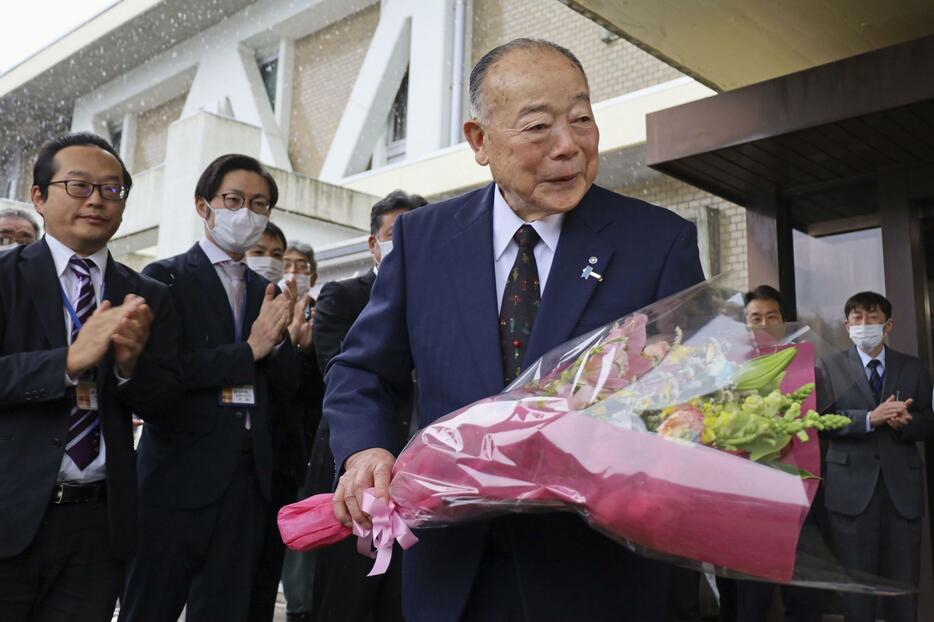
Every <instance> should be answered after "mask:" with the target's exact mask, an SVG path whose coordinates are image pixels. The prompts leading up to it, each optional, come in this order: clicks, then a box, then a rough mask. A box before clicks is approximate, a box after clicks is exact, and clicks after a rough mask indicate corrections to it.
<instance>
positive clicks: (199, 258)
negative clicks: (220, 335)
mask: <svg viewBox="0 0 934 622" xmlns="http://www.w3.org/2000/svg"><path fill="white" fill-rule="evenodd" d="M188 265H189V266H190V267H191V271H192V273H193V274H194V275H195V280H196V281H197V283H198V290H199V291H200V292H201V293H203V294H204V296H205V299H207V300H209V301H211V303H209V304H208V305H207V306H208V307H209V308H210V310H211V312H212V313H214V315H215V317H216V319H217V321H219V322H220V324H219V326H220V327H221V329H222V330H223V331H224V334H225V335H229V336H230V338H231V341H232V340H233V336H234V325H233V313H232V311H231V309H230V302H229V301H228V300H227V291H226V290H225V289H224V286H223V285H221V280H220V277H219V276H217V270H215V268H214V265H213V264H212V263H211V262H210V260H208V256H207V255H205V254H204V251H203V250H201V246H200V245H198V244H197V243H196V244H195V245H194V246H192V247H191V249H189V251H188Z"/></svg>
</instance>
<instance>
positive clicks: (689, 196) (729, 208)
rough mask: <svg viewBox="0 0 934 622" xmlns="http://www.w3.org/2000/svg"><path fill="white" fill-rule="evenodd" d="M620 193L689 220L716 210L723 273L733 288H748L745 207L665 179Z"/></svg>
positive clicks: (720, 266)
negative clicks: (692, 214)
mask: <svg viewBox="0 0 934 622" xmlns="http://www.w3.org/2000/svg"><path fill="white" fill-rule="evenodd" d="M616 191H617V192H619V193H621V194H625V195H627V196H631V197H635V198H637V199H642V200H643V201H648V202H649V203H653V204H655V205H660V206H661V207H666V208H668V209H670V210H672V211H674V212H675V213H678V214H680V215H682V216H689V215H690V212H691V211H692V210H693V208H704V207H709V208H713V209H716V210H717V211H718V212H719V216H720V218H719V228H720V232H719V233H720V235H719V240H717V244H716V246H718V247H719V252H718V255H719V257H718V259H719V262H718V263H719V271H720V272H721V273H722V272H729V273H730V277H729V280H728V281H727V284H728V285H729V286H730V287H733V288H735V289H742V290H744V289H747V288H748V284H747V280H748V277H747V271H746V211H745V210H744V209H743V208H742V207H740V206H738V205H735V204H733V203H730V202H728V201H725V200H724V199H721V198H720V197H716V196H713V195H711V194H708V193H706V192H704V191H703V190H698V189H697V188H695V187H694V186H691V185H688V184H685V183H683V182H680V181H678V180H677V179H673V178H671V177H667V176H665V175H658V176H655V177H654V178H653V179H650V180H647V181H644V182H639V183H636V184H632V185H628V186H625V187H622V188H616Z"/></svg>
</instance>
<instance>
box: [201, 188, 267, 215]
mask: <svg viewBox="0 0 934 622" xmlns="http://www.w3.org/2000/svg"><path fill="white" fill-rule="evenodd" d="M214 196H218V197H220V198H222V199H223V200H224V207H226V208H227V209H229V210H230V211H232V212H236V211H237V210H238V209H240V208H241V207H243V206H244V205H246V204H247V200H246V197H245V196H243V195H242V194H240V193H239V192H224V193H219V194H216V195H214ZM249 209H250V211H251V212H253V213H254V214H259V215H260V216H266V215H268V214H269V212H270V211H272V206H271V205H270V204H269V199H267V198H266V197H262V196H256V197H253V198H252V199H250V202H249Z"/></svg>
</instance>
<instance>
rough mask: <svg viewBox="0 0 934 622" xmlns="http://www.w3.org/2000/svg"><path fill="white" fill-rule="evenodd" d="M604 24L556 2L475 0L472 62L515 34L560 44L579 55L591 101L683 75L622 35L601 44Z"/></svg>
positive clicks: (539, 0) (545, 0) (515, 36)
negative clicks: (587, 81) (620, 37)
mask: <svg viewBox="0 0 934 622" xmlns="http://www.w3.org/2000/svg"><path fill="white" fill-rule="evenodd" d="M603 32H604V31H603V28H601V27H600V26H598V25H597V24H595V23H594V22H592V21H590V20H589V19H587V18H586V17H584V16H583V15H581V14H580V13H578V12H576V11H574V10H572V9H569V8H568V7H566V6H564V5H563V4H561V3H559V2H555V1H554V0H474V3H473V33H472V44H471V61H472V62H471V64H474V63H476V62H477V61H478V60H480V58H481V57H482V56H483V55H484V54H486V53H487V52H489V51H490V50H491V49H492V48H494V47H496V46H497V45H500V44H502V43H506V42H507V41H510V40H512V39H515V38H517V37H536V38H541V39H547V40H549V41H553V42H555V43H557V44H558V45H562V46H564V47H566V48H568V49H569V50H571V51H572V52H574V55H575V56H577V57H578V58H579V59H580V61H581V64H583V65H584V70H585V71H586V72H587V76H588V78H589V80H590V90H591V95H592V97H593V101H594V102H599V101H603V100H605V99H609V98H611V97H616V96H618V95H622V94H624V93H630V92H632V91H637V90H639V89H642V88H645V87H647V86H652V85H653V84H659V83H661V82H666V81H668V80H674V79H675V78H680V77H681V75H682V74H681V73H680V72H679V71H678V70H677V69H674V68H672V67H669V66H668V65H666V64H665V63H663V62H662V61H660V60H658V59H657V58H655V57H654V56H652V55H651V54H647V53H646V52H643V51H642V50H640V49H639V48H637V47H636V46H634V45H632V44H631V43H629V42H628V41H625V40H623V39H616V40H614V41H611V42H610V43H604V42H603V41H602V40H601V39H600V37H601V34H602V33H603Z"/></svg>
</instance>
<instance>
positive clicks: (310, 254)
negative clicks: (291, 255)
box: [285, 240, 318, 272]
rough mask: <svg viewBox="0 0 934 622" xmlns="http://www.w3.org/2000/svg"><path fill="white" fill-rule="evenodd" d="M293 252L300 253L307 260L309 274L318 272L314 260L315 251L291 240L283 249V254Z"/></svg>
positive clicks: (316, 263) (309, 246)
mask: <svg viewBox="0 0 934 622" xmlns="http://www.w3.org/2000/svg"><path fill="white" fill-rule="evenodd" d="M290 251H295V252H296V253H301V254H302V255H304V256H305V259H307V260H308V266H309V269H310V271H311V272H317V271H318V262H317V260H315V249H313V248H312V247H311V245H310V244H305V243H304V242H298V241H296V240H293V241H291V242H289V246H288V248H286V249H285V252H287V253H288V252H290Z"/></svg>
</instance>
